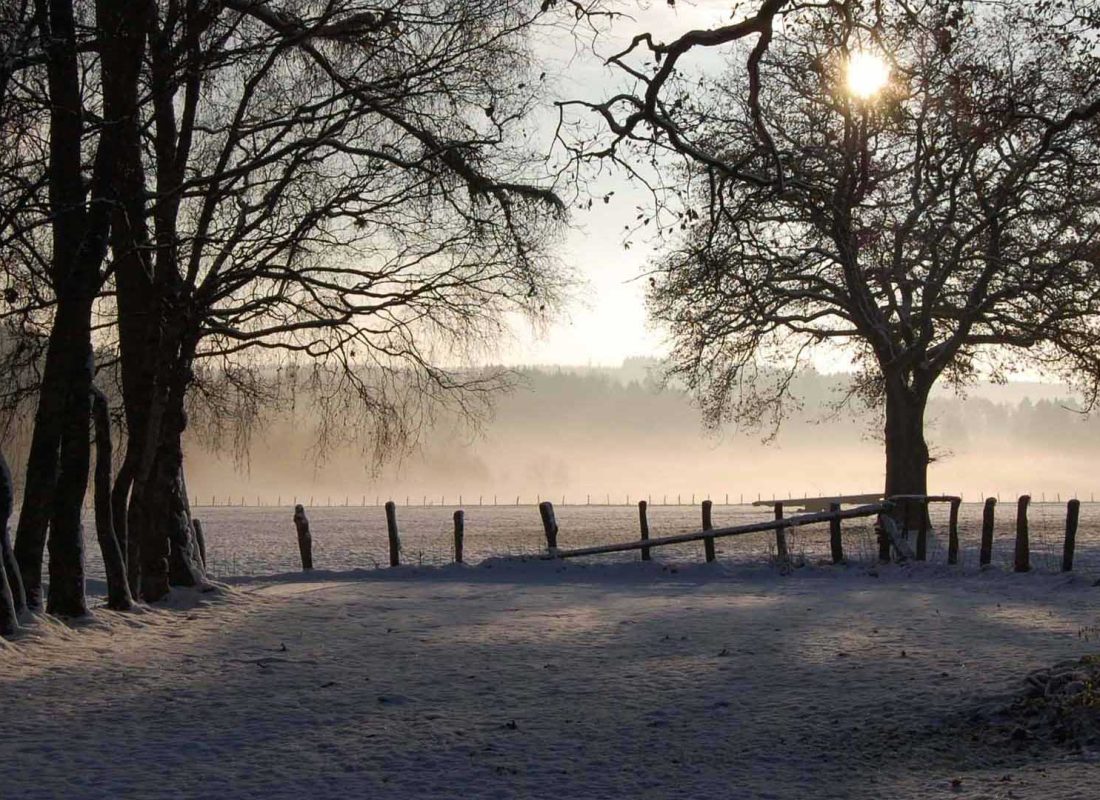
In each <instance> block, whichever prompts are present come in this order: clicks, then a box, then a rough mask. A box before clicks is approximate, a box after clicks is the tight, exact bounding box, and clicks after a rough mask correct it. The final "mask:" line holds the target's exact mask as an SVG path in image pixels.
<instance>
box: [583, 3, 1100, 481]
mask: <svg viewBox="0 0 1100 800" xmlns="http://www.w3.org/2000/svg"><path fill="white" fill-rule="evenodd" d="M978 5H979V4H975V3H970V2H963V1H962V0H959V1H958V2H946V3H945V2H925V3H916V4H914V3H907V4H901V3H881V4H875V6H874V7H873V8H872V7H866V8H865V7H864V4H861V3H854V2H852V3H837V4H829V5H828V6H826V7H819V8H809V7H807V8H806V9H804V10H797V11H796V10H792V11H790V12H789V13H788V14H787V16H786V17H785V24H784V26H783V30H782V32H775V33H772V34H768V33H766V32H762V33H761V36H760V37H759V39H758V42H757V44H756V45H755V46H754V47H753V48H752V49H751V51H748V54H747V61H748V63H749V64H750V65H751V66H752V69H750V70H749V71H748V73H747V75H746V73H744V72H743V71H739V70H738V71H732V72H729V73H727V74H726V75H724V76H723V77H722V78H720V79H717V80H715V81H713V82H709V83H708V85H707V87H706V90H705V91H696V92H694V93H688V92H686V91H684V90H683V88H682V87H681V91H680V92H679V93H677V95H676V99H675V100H672V101H671V102H667V101H662V100H661V99H660V98H657V99H655V100H654V102H655V103H656V106H654V107H655V108H658V109H659V111H658V112H657V113H658V117H659V119H658V120H657V122H656V123H653V122H652V121H651V123H650V124H653V125H654V126H655V127H654V128H653V130H654V133H653V140H652V145H653V146H654V147H669V148H671V149H672V150H673V151H675V152H676V153H679V154H685V155H687V156H688V163H687V166H686V167H684V168H683V169H682V170H681V171H680V172H679V173H677V176H678V178H680V179H681V180H682V182H683V191H682V193H681V195H680V200H681V203H682V204H681V205H680V206H679V207H678V208H677V209H674V210H675V211H677V212H678V214H679V217H678V218H677V219H676V220H675V222H674V223H673V224H674V225H675V227H677V228H679V229H680V231H681V232H680V233H679V234H678V235H677V238H676V240H675V244H674V245H673V246H671V247H669V248H668V249H667V250H666V252H665V254H664V256H662V258H661V259H660V260H659V261H658V262H657V264H656V265H655V269H654V273H653V275H652V277H651V290H650V293H649V300H650V308H651V311H652V313H653V315H654V316H655V318H656V319H658V320H660V321H662V322H664V323H666V324H668V325H669V327H670V330H671V331H672V335H673V341H674V352H673V355H672V362H673V367H672V372H673V374H675V375H678V376H680V377H682V378H684V379H685V380H686V381H687V383H688V385H689V386H690V387H691V388H692V389H693V390H694V391H695V393H696V394H697V396H698V397H699V399H700V402H701V404H702V407H703V410H704V412H705V415H706V418H707V419H708V420H709V421H710V422H712V423H714V424H718V423H721V422H722V421H724V420H727V419H729V418H731V417H734V418H737V419H739V420H746V419H753V420H759V419H760V417H761V415H762V414H763V413H764V412H765V411H767V410H771V411H772V413H774V414H776V417H775V419H776V420H778V419H779V418H780V417H781V415H782V406H783V402H784V400H785V399H786V398H788V397H789V393H788V387H789V380H790V377H791V375H792V374H793V371H794V370H796V369H797V368H798V366H799V365H800V364H801V363H803V361H804V360H805V358H806V357H807V356H808V354H810V353H812V352H813V351H814V350H815V349H816V348H817V347H819V346H820V345H823V344H829V343H836V342H841V343H844V344H846V345H848V346H849V347H851V348H852V351H853V352H854V353H855V357H856V358H857V359H858V361H859V363H860V365H861V367H862V369H861V372H860V373H859V375H858V377H857V381H856V385H855V387H854V388H855V389H856V390H857V391H859V392H861V393H862V395H863V397H864V399H866V400H868V401H870V402H872V403H875V404H877V403H879V402H881V403H882V404H883V409H884V416H885V427H884V432H885V440H886V481H885V491H886V493H887V494H894V493H923V492H925V491H926V488H927V465H928V462H929V453H928V447H927V444H926V442H925V437H924V410H925V405H926V402H927V399H928V395H929V392H930V390H931V389H932V387H933V385H935V384H936V382H937V381H939V380H941V379H945V380H947V381H949V382H952V383H956V384H962V383H965V382H966V381H968V380H970V379H972V378H973V377H975V376H976V375H978V374H981V373H982V372H983V371H987V372H989V373H990V374H993V375H994V376H999V375H1003V374H1004V373H1005V372H1006V371H1007V370H1009V369H1011V367H1012V365H1013V364H1014V363H1016V362H1015V361H1014V359H1017V358H1018V359H1020V362H1019V363H1026V364H1028V365H1030V366H1033V367H1038V368H1043V369H1047V370H1049V371H1051V372H1054V373H1057V374H1060V375H1062V376H1064V377H1066V378H1067V379H1070V380H1074V381H1076V382H1077V384H1078V385H1079V386H1080V388H1081V389H1082V390H1083V391H1084V393H1085V396H1086V399H1087V400H1088V405H1089V406H1090V407H1092V406H1093V405H1095V402H1096V398H1097V387H1098V382H1100V357H1098V355H1097V353H1098V352H1100V350H1098V346H1100V213H1098V212H1100V148H1098V145H1100V137H1098V136H1097V128H1096V122H1095V114H1096V111H1097V108H1100V106H1098V97H1100V77H1098V74H1097V72H1096V71H1095V70H1088V69H1081V68H1080V67H1081V65H1082V63H1084V62H1083V61H1082V60H1080V59H1069V60H1066V59H1064V58H1062V57H1061V56H1062V55H1063V54H1064V53H1065V52H1067V51H1072V52H1075V53H1078V54H1080V55H1081V57H1082V58H1084V57H1085V56H1086V54H1087V53H1089V52H1090V49H1089V47H1088V42H1089V41H1090V39H1089V38H1088V36H1089V35H1090V34H1089V33H1088V31H1089V30H1090V28H1089V24H1088V23H1087V20H1084V18H1081V20H1079V21H1078V22H1072V21H1070V20H1068V18H1066V17H1056V18H1052V19H1051V20H1048V21H1046V22H1042V21H1040V20H1039V19H1038V18H1037V17H1036V16H1035V13H1034V12H1035V11H1036V6H1034V5H1032V6H1030V7H1029V8H1023V7H1022V6H1021V5H1018V4H1011V5H1009V6H1005V7H997V6H992V7H985V6H983V8H982V9H980V10H979V8H978ZM1024 12H1027V13H1024ZM769 38H770V42H768V40H769ZM765 42H767V49H766V50H764V49H763V46H764V44H765ZM859 52H864V53H877V54H879V55H880V56H881V57H883V58H885V59H887V60H888V61H889V64H890V67H891V70H892V77H891V81H890V84H889V86H888V87H887V88H886V89H885V90H884V91H883V92H882V93H881V94H880V95H877V96H873V97H869V98H861V97H858V96H855V95H853V94H852V93H851V92H850V91H849V90H848V87H847V85H846V83H847V80H848V73H847V69H848V64H849V63H850V58H851V56H852V55H853V54H855V53H859ZM660 109H664V110H663V111H661V110H660ZM602 113H604V114H605V116H607V115H608V114H609V111H608V109H607V108H604V109H602ZM645 113H646V111H645V107H644V106H643V107H642V110H641V111H639V112H638V114H640V115H642V117H643V119H644V118H645V116H644V114H645ZM619 127H620V128H621V127H622V126H621V125H620V126H619ZM687 132H690V135H691V139H690V141H687V140H679V139H678V138H677V137H679V136H680V135H681V133H683V134H684V135H687ZM780 366H782V367H783V369H776V368H777V367H780ZM766 367H771V369H766Z"/></svg>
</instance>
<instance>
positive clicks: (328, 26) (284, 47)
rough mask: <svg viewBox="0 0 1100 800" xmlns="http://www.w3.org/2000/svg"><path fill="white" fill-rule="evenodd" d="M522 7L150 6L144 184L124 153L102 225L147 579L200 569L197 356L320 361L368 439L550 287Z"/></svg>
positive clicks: (236, 377)
mask: <svg viewBox="0 0 1100 800" xmlns="http://www.w3.org/2000/svg"><path fill="white" fill-rule="evenodd" d="M169 8H170V7H169ZM537 17H538V12H537V10H536V11H533V12H532V11H528V10H527V9H526V8H525V4H523V3H519V2H516V3H499V2H488V0H462V1H461V2H455V1H454V0H450V1H445V0H403V1H402V2H398V3H393V4H390V5H389V6H387V7H386V8H385V9H379V8H377V7H376V6H375V5H374V4H370V3H363V2H359V1H358V0H342V2H333V3H328V4H325V5H323V6H320V5H315V4H311V3H304V2H302V3H294V2H287V3H279V4H275V3H260V2H246V1H245V0H235V1H234V2H228V3H225V4H224V5H221V6H219V7H218V8H217V9H216V13H215V11H214V10H213V9H212V8H207V7H198V6H190V7H183V6H181V7H180V8H178V9H177V13H176V14H174V15H173V14H171V13H167V12H164V13H161V14H160V15H158V17H157V19H156V21H155V23H154V30H153V32H152V34H151V37H150V45H149V47H150V63H151V70H150V74H149V78H148V80H149V84H150V97H151V98H152V100H151V102H150V103H149V105H148V106H147V107H146V109H145V112H144V113H145V114H146V115H147V118H148V120H149V123H148V125H147V126H146V129H147V130H148V131H149V132H150V136H151V139H150V141H149V143H148V145H147V149H148V150H149V151H151V152H153V153H155V159H154V161H153V164H152V167H151V168H147V169H146V175H147V176H148V178H149V180H150V181H151V183H152V186H151V189H152V197H153V198H154V200H153V202H152V203H151V204H149V205H148V206H147V208H146V210H145V212H144V213H142V212H141V211H140V208H139V205H140V203H139V202H138V200H139V199H140V200H143V199H144V197H145V194H144V191H143V190H142V189H141V188H140V187H139V185H138V184H139V183H140V182H141V177H142V176H140V175H139V174H138V173H137V172H132V173H130V174H131V175H132V176H133V177H134V185H133V187H132V191H131V192H130V193H129V196H130V197H132V198H134V199H135V207H134V208H133V209H130V210H127V213H126V216H125V218H124V219H123V218H119V219H117V220H116V224H115V226H114V229H113V232H114V237H115V238H114V240H113V242H112V247H113V253H114V263H115V265H116V274H115V284H116V287H117V307H118V321H119V327H118V333H119V346H120V353H121V368H122V381H123V396H124V398H125V404H126V414H127V430H128V442H127V453H126V458H125V461H124V463H123V466H122V469H121V472H120V475H119V479H118V481H117V482H116V487H115V523H116V525H117V526H118V527H119V531H120V538H122V539H124V540H125V541H127V547H128V551H129V569H130V575H131V585H132V588H134V589H135V590H138V589H140V592H141V595H142V596H143V597H145V598H146V599H157V598H158V597H161V596H163V594H164V593H165V592H166V591H167V590H168V586H169V584H170V583H177V584H184V585H193V584H195V583H199V582H201V581H202V580H203V578H202V574H201V566H200V565H199V563H198V560H197V559H195V558H194V557H192V556H191V555H189V554H190V553H191V551H192V549H193V548H192V546H191V543H190V536H191V530H192V528H191V525H190V524H189V511H188V507H187V492H186V487H185V483H184V480H183V471H182V458H183V454H182V452H183V451H182V446H181V436H182V434H183V431H184V430H185V428H186V425H187V414H186V411H185V409H186V404H187V397H188V392H189V391H190V389H191V387H192V385H193V382H194V380H195V376H196V373H199V374H200V376H202V377H204V378H205V379H206V385H207V386H208V387H209V383H210V381H211V380H214V381H219V382H221V383H222V384H223V385H224V384H225V383H233V384H234V385H235V386H237V387H241V386H244V385H247V386H249V387H253V388H254V387H255V386H257V385H258V384H262V383H263V382H264V381H266V380H269V379H270V380H272V381H278V380H284V381H285V380H286V378H287V376H288V375H290V374H301V372H300V371H299V369H298V366H299V365H300V364H301V363H302V362H315V363H317V366H316V367H315V368H311V369H310V370H308V372H309V375H310V376H311V380H313V382H314V384H315V386H321V385H323V386H324V389H325V394H324V395H323V396H327V397H331V398H333V404H334V405H338V404H341V403H342V402H343V400H342V399H337V398H343V397H344V396H346V395H345V394H344V393H345V392H350V393H351V395H352V396H353V397H354V398H355V399H356V400H357V401H358V405H357V407H358V408H359V409H360V410H361V411H362V412H364V413H365V415H366V416H367V417H368V418H369V419H370V420H371V422H372V423H373V429H374V430H375V433H376V436H377V438H378V441H379V442H380V443H381V442H394V441H401V440H404V439H406V438H408V437H409V436H410V435H412V434H413V433H415V428H416V423H417V420H416V419H415V418H406V417H404V414H405V413H406V412H407V411H408V410H409V409H410V408H411V407H417V406H418V405H419V404H420V403H421V402H422V401H424V400H425V399H429V400H435V399H449V400H450V401H453V402H457V403H460V404H461V403H464V402H466V400H467V399H468V398H472V397H478V396H481V395H483V394H484V393H485V392H487V391H489V390H491V389H493V388H497V387H499V386H500V385H501V380H500V376H498V375H485V374H476V373H470V372H465V371H456V370H454V369H448V368H446V367H445V366H444V365H445V364H448V363H449V364H453V365H461V364H462V363H463V362H464V360H465V359H464V357H463V356H464V352H465V351H466V350H467V349H468V348H470V347H473V346H476V345H477V344H478V343H479V342H482V343H484V342H487V341H489V340H490V339H491V338H492V336H493V334H494V332H495V331H499V330H500V329H501V327H502V325H503V317H504V314H505V313H506V312H508V311H513V310H514V311H525V312H529V313H532V314H536V315H537V314H540V313H542V312H543V311H545V309H546V307H547V306H548V305H550V304H552V302H553V301H554V299H555V295H556V291H557V279H556V277H555V272H554V270H553V269H552V261H551V259H549V258H548V257H547V251H546V249H545V245H546V243H547V242H548V241H549V240H550V239H549V237H550V235H551V234H552V232H553V230H554V228H555V226H556V225H557V224H558V221H559V220H560V217H561V213H562V205H561V203H560V201H559V200H558V199H557V197H556V196H555V195H554V194H553V193H552V192H551V191H549V190H548V189H546V188H542V187H540V186H538V185H536V183H535V182H534V180H535V179H537V178H538V177H539V176H538V174H537V172H535V171H533V170H532V169H531V164H532V159H531V156H530V154H529V153H527V152H525V151H524V150H523V148H522V147H521V146H519V145H518V144H517V143H518V142H520V141H521V138H520V136H519V133H520V131H519V129H520V126H521V125H522V124H523V123H524V121H525V120H526V119H527V117H528V116H529V113H530V111H531V109H532V106H533V103H534V99H535V97H536V95H537V92H538V80H537V78H536V77H534V76H533V75H529V72H530V67H529V57H528V56H529V54H528V52H527V46H526V35H527V31H528V30H529V29H530V27H531V26H532V25H533V24H534V23H535V21H536V19H537ZM206 87H217V90H216V91H210V90H209V89H207V88H206ZM179 109H182V112H181V113H180V112H179V111H178V110H179ZM146 223H147V225H146ZM146 227H148V232H147V231H146V230H145V228H146ZM150 309H156V310H157V313H156V314H155V315H153V314H150V313H149V310H150ZM318 381H320V383H318ZM337 389H338V390H339V391H336V390H337ZM205 397H207V398H209V397H211V394H210V393H207V394H206V395H205ZM122 520H125V521H126V525H125V528H126V529H127V530H126V532H125V533H124V532H123V525H122V524H121V521H122ZM139 574H140V581H139ZM139 583H140V586H139Z"/></svg>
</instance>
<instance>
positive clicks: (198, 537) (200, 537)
mask: <svg viewBox="0 0 1100 800" xmlns="http://www.w3.org/2000/svg"><path fill="white" fill-rule="evenodd" d="M191 528H192V530H194V531H195V544H197V545H198V546H199V558H201V559H202V568H203V569H206V534H205V533H204V532H203V529H202V520H200V519H199V518H198V517H191Z"/></svg>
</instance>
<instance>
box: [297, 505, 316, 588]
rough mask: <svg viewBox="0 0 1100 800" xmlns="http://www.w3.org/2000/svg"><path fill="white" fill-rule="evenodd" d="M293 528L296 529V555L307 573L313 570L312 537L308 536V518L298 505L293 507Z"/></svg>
mask: <svg viewBox="0 0 1100 800" xmlns="http://www.w3.org/2000/svg"><path fill="white" fill-rule="evenodd" d="M294 527H295V528H297V529H298V554H299V555H301V557H302V570H303V571H305V572H308V571H309V570H311V569H313V537H312V536H310V534H309V517H307V516H306V510H305V509H304V508H303V507H302V506H300V505H297V506H294Z"/></svg>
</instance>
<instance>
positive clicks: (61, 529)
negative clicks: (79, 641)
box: [46, 297, 95, 617]
mask: <svg viewBox="0 0 1100 800" xmlns="http://www.w3.org/2000/svg"><path fill="white" fill-rule="evenodd" d="M73 305H74V306H75V307H76V308H75V311H74V313H73V317H72V324H71V326H68V327H66V328H64V329H63V331H64V332H65V333H66V334H67V336H68V343H67V346H68V348H69V352H70V353H71V354H72V357H71V360H70V364H69V365H68V366H69V368H68V369H67V370H66V372H67V376H68V383H67V386H66V388H67V390H68V392H67V394H68V396H67V397H66V402H65V408H64V425H63V428H62V432H61V448H60V453H59V457H58V469H57V486H56V488H55V489H54V498H53V513H52V514H51V516H50V536H49V541H48V542H47V546H48V548H49V553H50V589H49V594H48V596H47V598H46V610H47V611H48V612H49V613H50V614H56V615H58V616H64V617H80V616H83V615H85V614H87V613H88V606H87V602H86V600H85V594H84V589H85V582H84V521H83V512H84V496H85V494H86V493H87V491H88V474H89V471H90V468H91V442H90V437H89V424H90V422H91V418H92V395H91V391H92V377H93V374H94V372H95V366H94V363H93V361H92V330H91V313H92V309H91V298H90V297H83V298H81V299H80V300H79V301H77V302H74V303H73ZM55 329H56V326H55Z"/></svg>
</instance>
